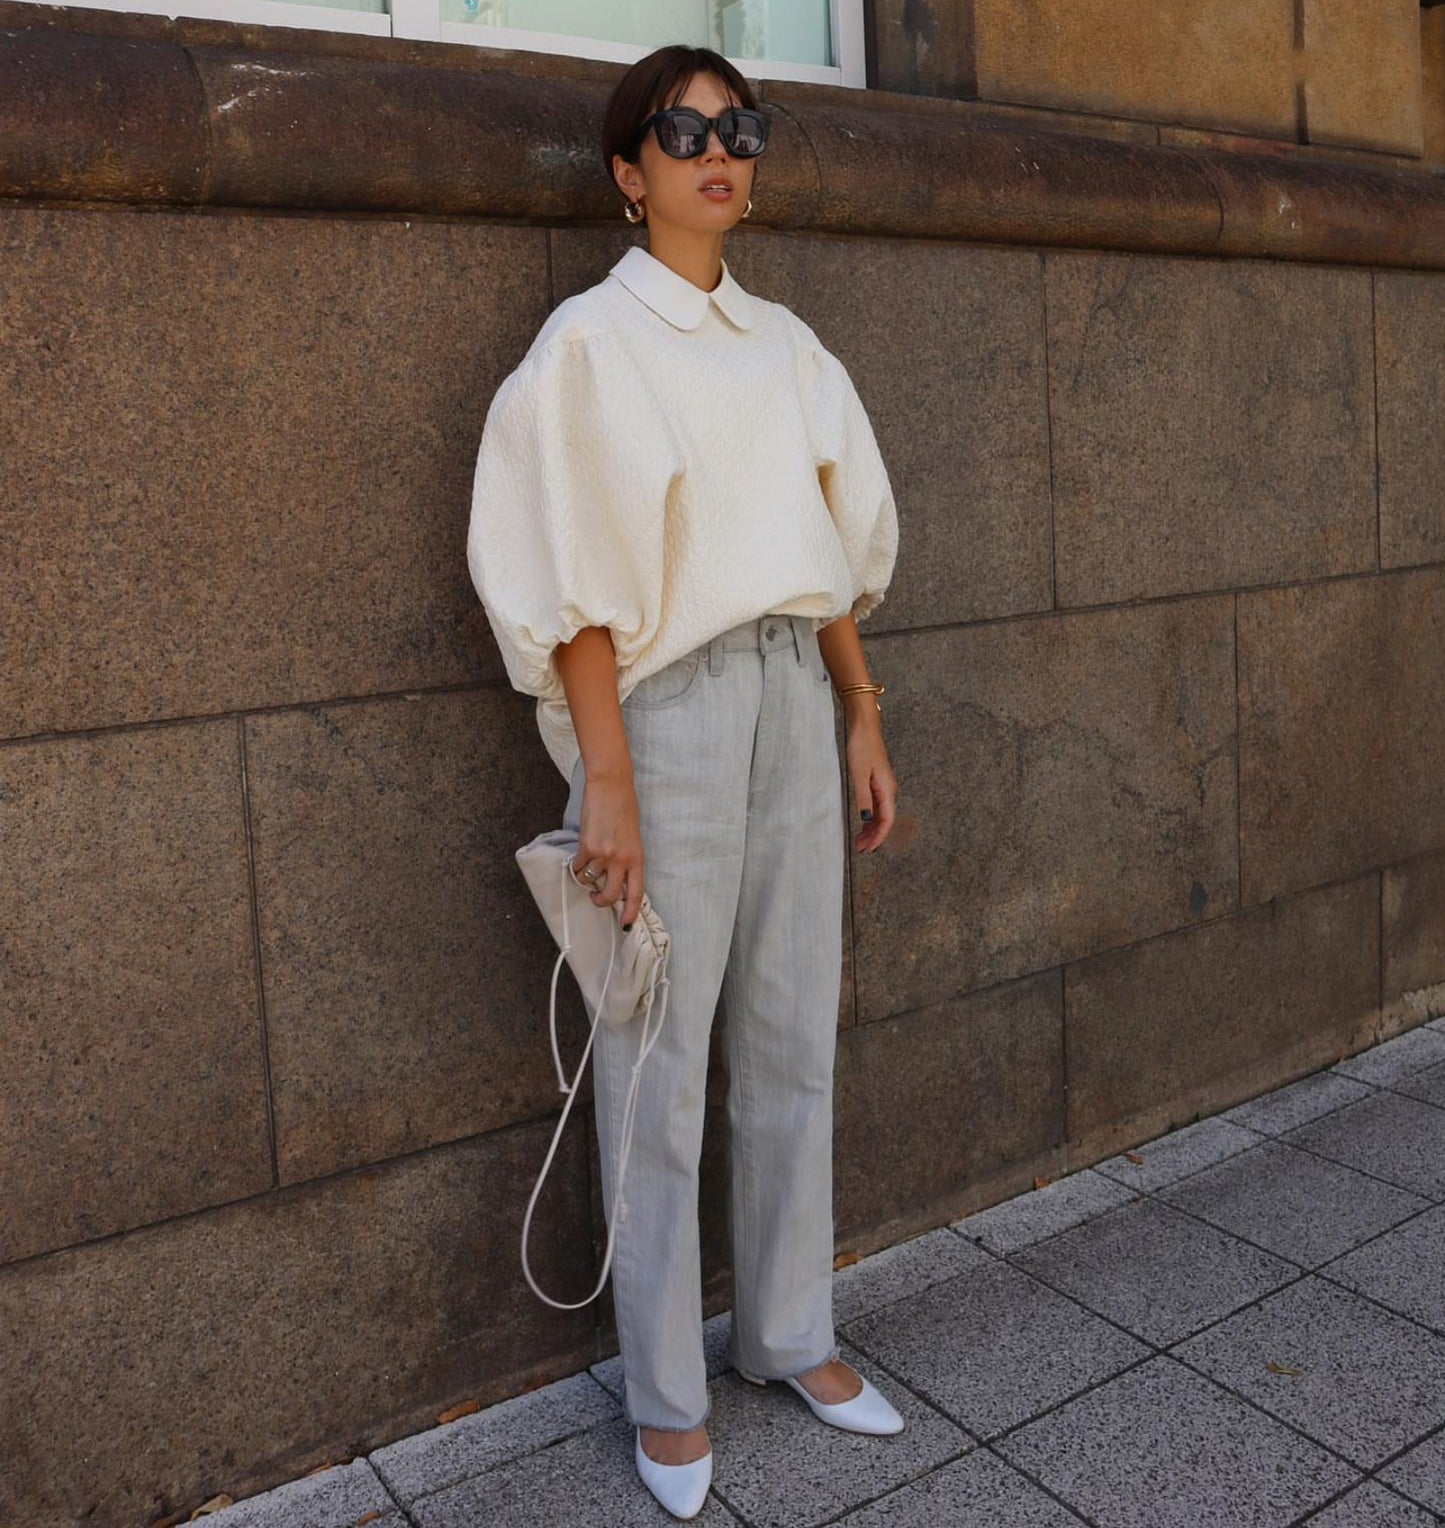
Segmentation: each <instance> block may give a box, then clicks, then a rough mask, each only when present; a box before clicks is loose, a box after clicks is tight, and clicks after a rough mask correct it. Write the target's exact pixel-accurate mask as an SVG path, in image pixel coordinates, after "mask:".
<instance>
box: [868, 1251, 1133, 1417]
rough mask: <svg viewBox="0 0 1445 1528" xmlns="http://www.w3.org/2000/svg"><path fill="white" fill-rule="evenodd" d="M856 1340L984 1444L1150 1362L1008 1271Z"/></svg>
mask: <svg viewBox="0 0 1445 1528" xmlns="http://www.w3.org/2000/svg"><path fill="white" fill-rule="evenodd" d="M846 1332H847V1338H848V1341H849V1342H850V1343H851V1344H853V1345H854V1346H855V1347H858V1348H860V1349H862V1350H863V1351H864V1352H865V1353H868V1354H869V1355H871V1356H872V1357H873V1358H876V1359H877V1360H878V1362H879V1363H881V1364H884V1365H885V1366H886V1367H887V1368H888V1370H889V1372H890V1373H892V1374H896V1375H898V1376H899V1377H900V1378H901V1379H903V1380H904V1381H906V1383H907V1384H908V1385H909V1386H911V1387H912V1388H913V1389H915V1390H917V1391H918V1392H919V1393H920V1394H921V1395H923V1396H924V1397H925V1398H926V1399H927V1400H929V1401H931V1402H932V1403H933V1404H934V1405H935V1406H937V1407H938V1408H939V1410H941V1411H943V1412H946V1413H947V1414H948V1415H949V1416H950V1417H952V1418H953V1419H954V1421H956V1422H958V1423H960V1424H961V1425H962V1426H964V1427H966V1428H968V1430H969V1431H970V1432H971V1433H973V1434H974V1435H975V1436H977V1437H979V1438H990V1437H992V1436H994V1435H995V1434H997V1433H999V1432H1002V1431H1003V1430H1004V1429H1005V1428H1008V1427H1013V1426H1016V1425H1017V1424H1018V1423H1020V1422H1022V1421H1024V1420H1025V1419H1027V1418H1028V1417H1033V1416H1037V1415H1038V1414H1039V1413H1040V1412H1041V1411H1043V1410H1045V1409H1046V1408H1047V1407H1050V1406H1054V1405H1057V1404H1058V1403H1059V1402H1060V1401H1062V1400H1064V1399H1065V1398H1066V1397H1068V1396H1070V1395H1074V1394H1076V1393H1077V1392H1079V1391H1080V1390H1084V1389H1086V1388H1087V1387H1088V1386H1090V1385H1094V1384H1097V1383H1098V1382H1099V1381H1100V1380H1102V1379H1105V1378H1107V1377H1108V1376H1109V1375H1111V1374H1117V1373H1118V1372H1119V1370H1121V1369H1125V1368H1127V1367H1128V1366H1129V1365H1130V1364H1132V1363H1137V1362H1138V1361H1139V1360H1140V1359H1141V1358H1147V1357H1148V1356H1149V1349H1148V1347H1147V1346H1146V1345H1145V1344H1144V1343H1142V1342H1139V1341H1137V1340H1136V1339H1135V1338H1133V1337H1131V1336H1129V1335H1128V1334H1127V1333H1125V1332H1121V1331H1120V1330H1119V1329H1118V1327H1116V1326H1111V1325H1110V1324H1109V1323H1108V1322H1107V1321H1104V1320H1101V1319H1100V1318H1099V1317H1098V1316H1096V1315H1094V1314H1093V1313H1092V1312H1090V1311H1087V1310H1084V1309H1082V1308H1081V1307H1080V1306H1078V1305H1077V1304H1075V1303H1074V1301H1072V1300H1069V1299H1066V1298H1065V1297H1064V1296H1063V1295H1060V1294H1057V1293H1056V1292H1055V1291H1054V1290H1052V1289H1049V1288H1047V1287H1045V1286H1044V1285H1042V1284H1040V1283H1039V1282H1038V1281H1037V1280H1035V1279H1032V1278H1030V1277H1029V1275H1028V1274H1026V1273H1023V1272H1021V1271H1020V1270H1019V1269H1017V1268H1014V1267H1011V1266H1010V1265H1009V1264H1007V1263H1001V1262H995V1263H991V1264H990V1266H988V1267H981V1268H977V1269H974V1270H972V1271H970V1272H968V1273H965V1274H960V1275H959V1277H957V1278H955V1279H949V1280H947V1281H946V1282H944V1283H942V1284H935V1285H934V1286H933V1287H932V1288H931V1289H926V1290H924V1291H923V1292H922V1293H921V1294H917V1295H914V1296H913V1297H912V1298H910V1299H907V1300H900V1301H899V1302H898V1303H897V1304H896V1305H890V1306H888V1307H887V1309H885V1310H881V1311H877V1312H875V1313H874V1314H873V1315H871V1316H866V1317H864V1318H863V1319H862V1320H861V1321H855V1322H853V1323H851V1324H850V1325H849V1326H848V1327H847V1329H846Z"/></svg>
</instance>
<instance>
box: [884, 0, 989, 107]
mask: <svg viewBox="0 0 1445 1528" xmlns="http://www.w3.org/2000/svg"><path fill="white" fill-rule="evenodd" d="M871 19H872V24H873V56H874V77H873V79H872V80H871V81H870V83H871V84H874V85H876V86H877V87H878V88H879V89H881V90H896V91H906V92H908V93H909V94H911V95H920V96H957V97H960V98H966V97H969V96H973V95H976V94H977V93H978V86H977V81H976V79H975V78H974V66H973V6H972V5H971V4H966V5H960V4H956V3H953V0H875V3H874V5H873V8H872V12H871Z"/></svg>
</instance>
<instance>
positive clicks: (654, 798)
mask: <svg viewBox="0 0 1445 1528" xmlns="http://www.w3.org/2000/svg"><path fill="white" fill-rule="evenodd" d="M622 715H623V721H624V724H625V726H626V730H627V738H628V743H629V746H630V749H631V753H632V765H633V776H634V780H635V783H636V787H637V801H638V808H639V812H640V814H641V826H642V852H643V876H644V885H645V890H646V892H647V896H648V899H649V901H650V902H651V903H652V905H653V907H654V908H655V909H656V911H657V914H658V916H659V917H660V918H661V919H662V921H663V923H664V925H665V926H666V927H667V930H668V932H669V934H670V935H671V938H672V953H671V956H670V958H669V961H668V976H669V979H670V982H671V987H670V990H669V993H668V1004H667V1015H666V1019H665V1021H664V1023H663V1026H662V1030H661V1032H660V1034H659V1036H658V1039H657V1041H656V1044H655V1045H654V1046H653V1048H652V1050H651V1051H650V1052H649V1053H648V1056H647V1059H646V1060H645V1061H644V1062H643V1064H642V1070H641V1074H640V1076H641V1080H640V1083H639V1086H638V1099H637V1114H636V1120H635V1123H634V1126H633V1136H632V1145H631V1152H630V1155H629V1157H628V1163H627V1177H626V1181H625V1185H624V1188H625V1195H624V1197H625V1206H624V1210H625V1213H624V1215H623V1217H622V1220H621V1222H620V1223H619V1224H618V1225H617V1229H616V1239H615V1244H614V1249H613V1262H612V1275H611V1276H612V1300H613V1307H614V1309H615V1311H616V1313H617V1332H618V1341H619V1344H620V1346H621V1350H622V1368H623V1375H624V1378H625V1385H626V1404H625V1411H626V1415H627V1417H628V1419H629V1421H631V1422H632V1423H634V1424H635V1425H639V1426H643V1427H656V1428H663V1429H667V1430H670V1431H678V1432H686V1431H689V1430H690V1429H692V1428H694V1427H698V1426H701V1424H702V1423H703V1421H704V1420H705V1419H706V1417H707V1415H708V1413H709V1411H710V1410H711V1401H710V1398H709V1395H708V1390H707V1377H706V1372H705V1369H704V1364H703V1349H702V1288H701V1282H702V1275H701V1261H700V1255H699V1249H698V1160H699V1156H700V1154H701V1149H702V1127H703V1099H704V1092H705V1087H706V1080H707V1061H708V1038H709V1033H710V1031H711V1028H712V1019H713V1013H714V1010H715V1009H716V1006H717V1000H718V996H719V993H721V996H722V1011H723V1015H724V1023H725V1036H724V1038H725V1041H726V1046H727V1058H728V1072H729V1092H728V1120H729V1124H730V1127H731V1156H732V1186H731V1196H730V1226H731V1232H732V1260H733V1316H732V1357H733V1361H734V1363H735V1364H736V1365H737V1366H738V1367H739V1368H741V1369H745V1370H746V1371H747V1372H748V1373H749V1374H754V1375H758V1376H761V1377H763V1378H768V1379H781V1378H783V1377H784V1376H785V1375H797V1374H803V1373H806V1372H807V1371H808V1370H809V1369H814V1368H817V1367H818V1365H820V1364H823V1363H826V1362H828V1361H829V1360H830V1359H833V1358H836V1357H837V1356H838V1348H837V1346H836V1343H835V1341H834V1333H833V1304H832V1295H833V1060H834V1052H835V1049H836V1043H837V1034H838V1027H837V1026H838V995H839V986H840V982H841V978H842V961H843V947H842V919H843V863H844V852H845V834H846V824H845V821H844V817H843V790H842V782H841V778H840V770H839V768H838V752H837V746H836V743H835V738H834V730H833V728H834V712H833V688H832V683H831V681H830V678H829V675H828V671H827V669H826V667H825V666H824V663H823V657H822V654H821V652H820V651H819V648H818V638H817V635H816V633H815V632H814V631H813V628H812V622H811V621H809V620H807V619H805V618H803V617H798V616H786V615H767V616H763V617H761V618H760V619H759V620H755V621H748V622H745V623H744V624H743V625H741V626H737V627H734V628H733V629H732V630H731V631H728V632H724V633H723V634H722V635H721V636H718V637H715V638H713V640H712V641H711V642H709V643H705V644H704V645H703V646H702V647H700V648H698V649H697V650H696V651H694V652H691V653H688V654H687V655H686V656H684V657H682V658H679V659H677V661H676V662H674V663H671V664H669V665H668V666H667V667H666V668H664V669H662V670H660V671H659V672H658V673H656V674H654V675H651V676H649V677H648V678H647V679H644V680H643V681H642V682H641V683H640V684H639V685H638V686H637V688H636V689H635V690H634V691H633V692H632V693H631V694H630V695H629V696H628V697H627V699H626V700H625V701H624V702H623V704H622ZM584 783H585V777H584V771H583V767H582V764H581V762H580V761H579V762H578V765H577V768H576V770H575V771H574V773H573V776H572V790H571V795H570V796H569V798H568V802H567V809H566V823H567V825H568V826H571V827H576V826H578V825H579V822H580V815H581V809H582V792H583V786H584ZM641 1028H642V1024H641V1020H639V1019H634V1020H633V1021H632V1022H631V1023H629V1024H627V1025H624V1026H622V1027H621V1028H619V1029H609V1028H607V1027H606V1026H605V1025H599V1026H598V1028H597V1036H596V1040H595V1041H594V1049H593V1073H592V1075H593V1082H594V1096H595V1106H596V1115H597V1136H598V1143H599V1146H600V1148H601V1156H602V1161H601V1171H602V1192H603V1207H604V1210H605V1213H606V1216H607V1222H608V1225H609V1226H611V1225H612V1223H613V1206H614V1197H615V1196H614V1184H613V1179H614V1176H615V1172H616V1164H617V1150H618V1132H619V1129H620V1126H621V1119H622V1110H623V1105H624V1103H625V1101H626V1097H627V1088H628V1083H629V1080H630V1074H631V1069H632V1065H633V1063H634V1061H635V1060H636V1059H637V1054H638V1050H639V1047H640V1043H641Z"/></svg>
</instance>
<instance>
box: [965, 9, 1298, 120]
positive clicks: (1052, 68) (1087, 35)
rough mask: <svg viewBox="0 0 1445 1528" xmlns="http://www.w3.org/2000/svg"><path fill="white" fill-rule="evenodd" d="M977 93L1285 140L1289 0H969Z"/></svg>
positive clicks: (1290, 95)
mask: <svg viewBox="0 0 1445 1528" xmlns="http://www.w3.org/2000/svg"><path fill="white" fill-rule="evenodd" d="M973 13H974V45H975V49H976V55H977V66H976V67H977V77H978V93H979V95H980V96H982V97H984V98H985V99H988V100H996V101H1021V102H1029V103H1031V104H1035V105H1040V106H1060V107H1065V108H1069V109H1072V110H1075V111H1101V112H1108V113H1109V114H1110V115H1112V116H1121V117H1147V118H1149V119H1150V120H1152V121H1164V122H1187V123H1192V124H1194V125H1195V126H1199V127H1230V128H1234V129H1235V130H1236V131H1239V132H1247V133H1260V134H1266V135H1269V136H1272V137H1276V138H1292V137H1293V136H1294V127H1295V108H1294V10H1293V4H1292V0H1214V3H1213V4H1211V5H1210V6H1208V7H1207V8H1206V9H1203V10H1201V8H1200V7H1199V6H1198V5H1197V4H1194V3H1192V0H974V3H973Z"/></svg>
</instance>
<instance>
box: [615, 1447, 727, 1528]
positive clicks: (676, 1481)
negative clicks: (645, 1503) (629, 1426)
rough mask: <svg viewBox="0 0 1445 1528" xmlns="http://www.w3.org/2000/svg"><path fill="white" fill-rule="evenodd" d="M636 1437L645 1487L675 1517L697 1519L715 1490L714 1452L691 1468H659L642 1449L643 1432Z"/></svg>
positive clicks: (683, 1466)
mask: <svg viewBox="0 0 1445 1528" xmlns="http://www.w3.org/2000/svg"><path fill="white" fill-rule="evenodd" d="M634 1433H635V1436H636V1440H637V1441H636V1450H635V1452H636V1458H637V1473H638V1474H639V1475H640V1476H641V1477H642V1483H643V1484H644V1485H645V1486H646V1487H647V1489H648V1490H649V1491H651V1492H652V1494H653V1495H654V1496H655V1497H656V1498H657V1499H658V1501H659V1502H661V1503H662V1505H663V1506H664V1507H666V1508H667V1510H668V1511H669V1512H670V1513H672V1515H673V1516H674V1517H680V1518H689V1517H696V1516H697V1514H698V1513H699V1512H701V1511H702V1507H703V1503H704V1502H705V1501H706V1500H707V1493H708V1491H709V1489H710V1488H711V1486H712V1450H711V1449H709V1450H708V1451H707V1453H705V1454H704V1455H703V1456H702V1458H701V1459H694V1460H692V1461H690V1462H689V1463H687V1464H659V1463H658V1462H657V1460H656V1459H649V1458H648V1456H647V1454H646V1453H645V1452H644V1451H643V1447H642V1429H641V1428H636V1429H634Z"/></svg>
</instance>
